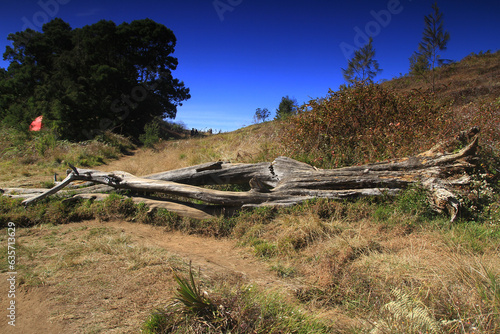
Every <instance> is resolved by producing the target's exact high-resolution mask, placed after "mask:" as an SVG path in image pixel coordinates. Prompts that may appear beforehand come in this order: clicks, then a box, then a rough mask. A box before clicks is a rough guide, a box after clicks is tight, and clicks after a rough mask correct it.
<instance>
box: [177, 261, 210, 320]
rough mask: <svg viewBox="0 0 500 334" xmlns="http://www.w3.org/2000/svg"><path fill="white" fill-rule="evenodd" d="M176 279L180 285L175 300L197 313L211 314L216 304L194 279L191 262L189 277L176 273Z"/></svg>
mask: <svg viewBox="0 0 500 334" xmlns="http://www.w3.org/2000/svg"><path fill="white" fill-rule="evenodd" d="M174 279H175V281H176V282H177V284H178V285H179V287H178V288H177V294H176V297H175V301H177V302H179V303H181V304H182V305H183V306H184V307H185V309H186V310H187V311H189V312H191V313H193V314H196V315H207V314H211V313H212V311H213V309H214V306H213V304H212V302H211V301H210V299H209V298H208V297H207V295H206V293H205V292H203V291H202V290H201V287H200V285H199V284H197V283H196V282H195V280H194V276H193V270H192V267H191V263H189V277H188V278H182V277H180V276H178V275H177V274H174Z"/></svg>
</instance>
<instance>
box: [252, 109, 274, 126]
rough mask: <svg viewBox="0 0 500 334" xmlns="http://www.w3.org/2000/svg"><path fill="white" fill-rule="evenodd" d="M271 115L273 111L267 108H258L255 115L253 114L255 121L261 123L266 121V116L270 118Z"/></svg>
mask: <svg viewBox="0 0 500 334" xmlns="http://www.w3.org/2000/svg"><path fill="white" fill-rule="evenodd" d="M270 115H271V112H270V111H269V110H268V109H267V108H264V109H261V108H257V109H256V110H255V115H254V116H253V119H254V122H255V123H259V122H265V121H266V118H268V117H269V116H270Z"/></svg>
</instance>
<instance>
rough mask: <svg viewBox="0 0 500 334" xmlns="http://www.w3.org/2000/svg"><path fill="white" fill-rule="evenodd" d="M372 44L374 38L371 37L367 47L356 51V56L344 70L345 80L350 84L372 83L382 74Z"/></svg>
mask: <svg viewBox="0 0 500 334" xmlns="http://www.w3.org/2000/svg"><path fill="white" fill-rule="evenodd" d="M372 42H373V38H372V37H370V39H369V40H368V43H367V44H366V45H364V46H363V47H361V48H360V49H359V50H356V51H354V56H353V57H352V58H351V59H350V60H348V62H347V68H346V69H342V72H343V74H344V79H345V80H346V81H347V82H348V83H350V84H352V83H355V82H362V83H372V82H373V78H375V76H376V75H377V74H379V73H380V72H382V70H381V69H380V68H379V64H378V61H376V60H375V59H374V57H375V49H374V48H373V44H372Z"/></svg>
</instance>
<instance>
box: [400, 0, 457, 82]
mask: <svg viewBox="0 0 500 334" xmlns="http://www.w3.org/2000/svg"><path fill="white" fill-rule="evenodd" d="M432 9H433V12H432V13H431V14H429V15H426V16H425V17H424V23H425V28H424V32H423V36H422V41H421V42H420V44H419V45H418V52H416V53H415V61H414V62H413V63H412V60H411V58H410V69H411V70H412V72H413V73H417V74H418V73H419V71H420V72H422V70H423V69H424V70H425V66H426V65H427V69H430V70H431V81H432V90H433V91H434V89H435V68H436V66H441V65H442V64H443V62H444V59H442V58H441V56H440V55H439V51H445V50H446V45H447V44H448V41H449V40H450V33H449V32H448V31H445V30H444V28H443V13H441V12H440V11H439V7H438V5H437V2H435V3H434V4H433V5H432ZM412 65H413V66H412Z"/></svg>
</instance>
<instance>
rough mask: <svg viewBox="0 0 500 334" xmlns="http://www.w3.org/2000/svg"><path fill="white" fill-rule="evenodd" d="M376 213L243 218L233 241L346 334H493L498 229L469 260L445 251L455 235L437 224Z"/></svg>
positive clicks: (466, 254) (465, 249) (468, 252)
mask: <svg viewBox="0 0 500 334" xmlns="http://www.w3.org/2000/svg"><path fill="white" fill-rule="evenodd" d="M329 206H330V210H329V214H325V212H326V211H327V209H328V207H329ZM378 208H380V206H379V205H378V204H370V203H368V202H364V201H361V202H356V203H343V204H342V203H336V202H331V203H328V204H327V203H322V202H319V203H316V204H312V205H310V206H305V207H303V208H302V209H301V210H291V211H289V212H286V211H285V212H280V213H278V214H276V215H275V216H274V217H271V219H269V217H267V218H266V219H265V220H262V221H259V220H258V218H257V217H255V216H250V217H247V219H245V222H246V223H245V222H243V221H242V222H241V223H240V224H242V225H243V226H239V228H238V227H237V230H236V231H237V234H238V235H239V236H240V239H241V240H243V242H244V244H246V245H250V246H252V247H253V248H254V249H255V253H256V254H257V255H259V256H261V257H262V258H264V259H266V261H268V262H269V263H270V265H271V266H272V268H273V269H274V270H275V271H276V273H277V274H278V275H279V276H281V277H292V278H295V279H299V280H300V281H301V282H302V284H303V285H302V288H300V289H298V290H296V297H297V299H298V300H300V301H301V302H302V303H304V305H306V306H307V308H308V309H309V310H310V311H311V312H314V313H316V314H322V317H325V318H327V319H329V320H330V321H332V322H333V323H335V324H336V325H338V326H339V328H343V329H344V330H345V331H346V332H349V331H356V328H357V330H359V331H360V332H365V331H370V330H373V332H374V333H402V332H404V333H419V332H426V331H427V332H429V333H497V331H499V330H500V313H499V311H500V309H499V302H500V284H499V282H500V261H498V260H499V255H500V252H499V247H498V243H497V242H498V241H500V239H499V238H500V227H499V226H498V224H496V225H492V226H491V232H492V233H493V234H492V235H494V237H492V239H490V240H483V242H482V243H481V247H480V248H481V251H480V252H476V251H474V250H473V249H472V248H470V247H471V246H472V244H468V243H467V242H464V243H463V244H457V243H455V242H454V241H453V240H454V239H455V236H454V235H453V233H457V232H458V231H459V230H462V228H464V226H462V227H459V226H457V228H456V230H455V232H451V231H450V229H449V226H447V224H448V223H446V222H445V221H444V220H443V219H441V218H433V219H429V220H427V219H424V220H420V221H419V220H415V217H413V218H412V215H411V214H408V213H405V212H403V211H401V209H400V208H398V207H397V206H390V210H388V212H389V214H388V216H384V218H383V219H382V220H381V219H380V218H379V217H380V215H379V214H378V213H377V212H378V211H377V210H379V209H378ZM245 224H246V227H244V226H245ZM462 232H463V231H462ZM468 237H469V238H473V236H468ZM493 240H496V241H493ZM476 246H477V245H476ZM476 246H474V248H477V247H476ZM394 289H398V291H400V294H397V293H396V295H395V294H394ZM405 296H406V297H405ZM405 298H407V299H405ZM408 298H410V299H408ZM405 300H406V302H405ZM407 300H411V303H410V302H408V301H407ZM405 303H407V304H408V305H405ZM398 307H399V309H398ZM404 310H406V311H404ZM411 310H413V311H411ZM398 312H399V313H398ZM405 312H406V313H405ZM417 315H418V316H419V317H420V318H419V317H417ZM412 317H415V318H412ZM375 324H378V325H375ZM436 324H437V325H436ZM436 326H438V327H436ZM436 328H439V331H436ZM341 332H342V331H341Z"/></svg>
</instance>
